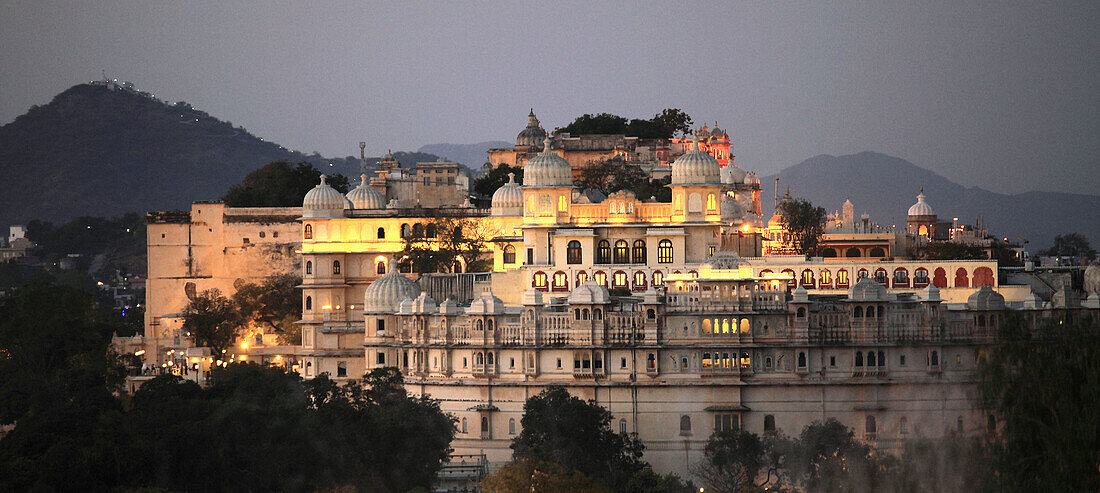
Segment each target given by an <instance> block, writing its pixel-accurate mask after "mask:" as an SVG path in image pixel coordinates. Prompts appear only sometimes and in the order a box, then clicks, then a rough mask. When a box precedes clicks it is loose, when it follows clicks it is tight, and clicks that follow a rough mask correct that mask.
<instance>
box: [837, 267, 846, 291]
mask: <svg viewBox="0 0 1100 493" xmlns="http://www.w3.org/2000/svg"><path fill="white" fill-rule="evenodd" d="M836 285H837V287H839V288H842V287H845V286H847V285H848V271H847V270H846V269H840V270H838V271H836Z"/></svg>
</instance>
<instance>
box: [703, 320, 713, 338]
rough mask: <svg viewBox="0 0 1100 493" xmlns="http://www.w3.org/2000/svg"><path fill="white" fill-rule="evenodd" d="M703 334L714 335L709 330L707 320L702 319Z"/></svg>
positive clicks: (711, 330) (711, 329)
mask: <svg viewBox="0 0 1100 493" xmlns="http://www.w3.org/2000/svg"><path fill="white" fill-rule="evenodd" d="M703 333H704V334H713V333H714V329H713V328H711V325H710V319H709V318H704V319H703Z"/></svg>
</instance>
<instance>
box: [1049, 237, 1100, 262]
mask: <svg viewBox="0 0 1100 493" xmlns="http://www.w3.org/2000/svg"><path fill="white" fill-rule="evenodd" d="M1043 254H1044V255H1050V256H1055V257H1079V258H1083V259H1091V258H1094V257H1096V250H1094V249H1093V248H1092V246H1091V245H1089V240H1088V239H1086V238H1085V236H1084V235H1082V234H1080V233H1067V234H1064V235H1058V236H1055V237H1054V246H1051V247H1050V248H1049V249H1047V250H1045V251H1043Z"/></svg>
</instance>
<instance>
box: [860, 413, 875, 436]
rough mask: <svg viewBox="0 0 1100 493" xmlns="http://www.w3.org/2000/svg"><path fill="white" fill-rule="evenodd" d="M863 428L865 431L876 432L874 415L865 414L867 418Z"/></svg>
mask: <svg viewBox="0 0 1100 493" xmlns="http://www.w3.org/2000/svg"><path fill="white" fill-rule="evenodd" d="M863 428H864V430H865V431H866V432H867V433H878V425H877V424H876V423H875V417H874V416H867V420H866V422H865V423H864V424H863Z"/></svg>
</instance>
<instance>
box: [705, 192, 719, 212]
mask: <svg viewBox="0 0 1100 493" xmlns="http://www.w3.org/2000/svg"><path fill="white" fill-rule="evenodd" d="M717 208H718V202H717V201H716V200H714V194H713V193H712V194H709V195H707V210H708V211H713V210H715V209H717Z"/></svg>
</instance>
